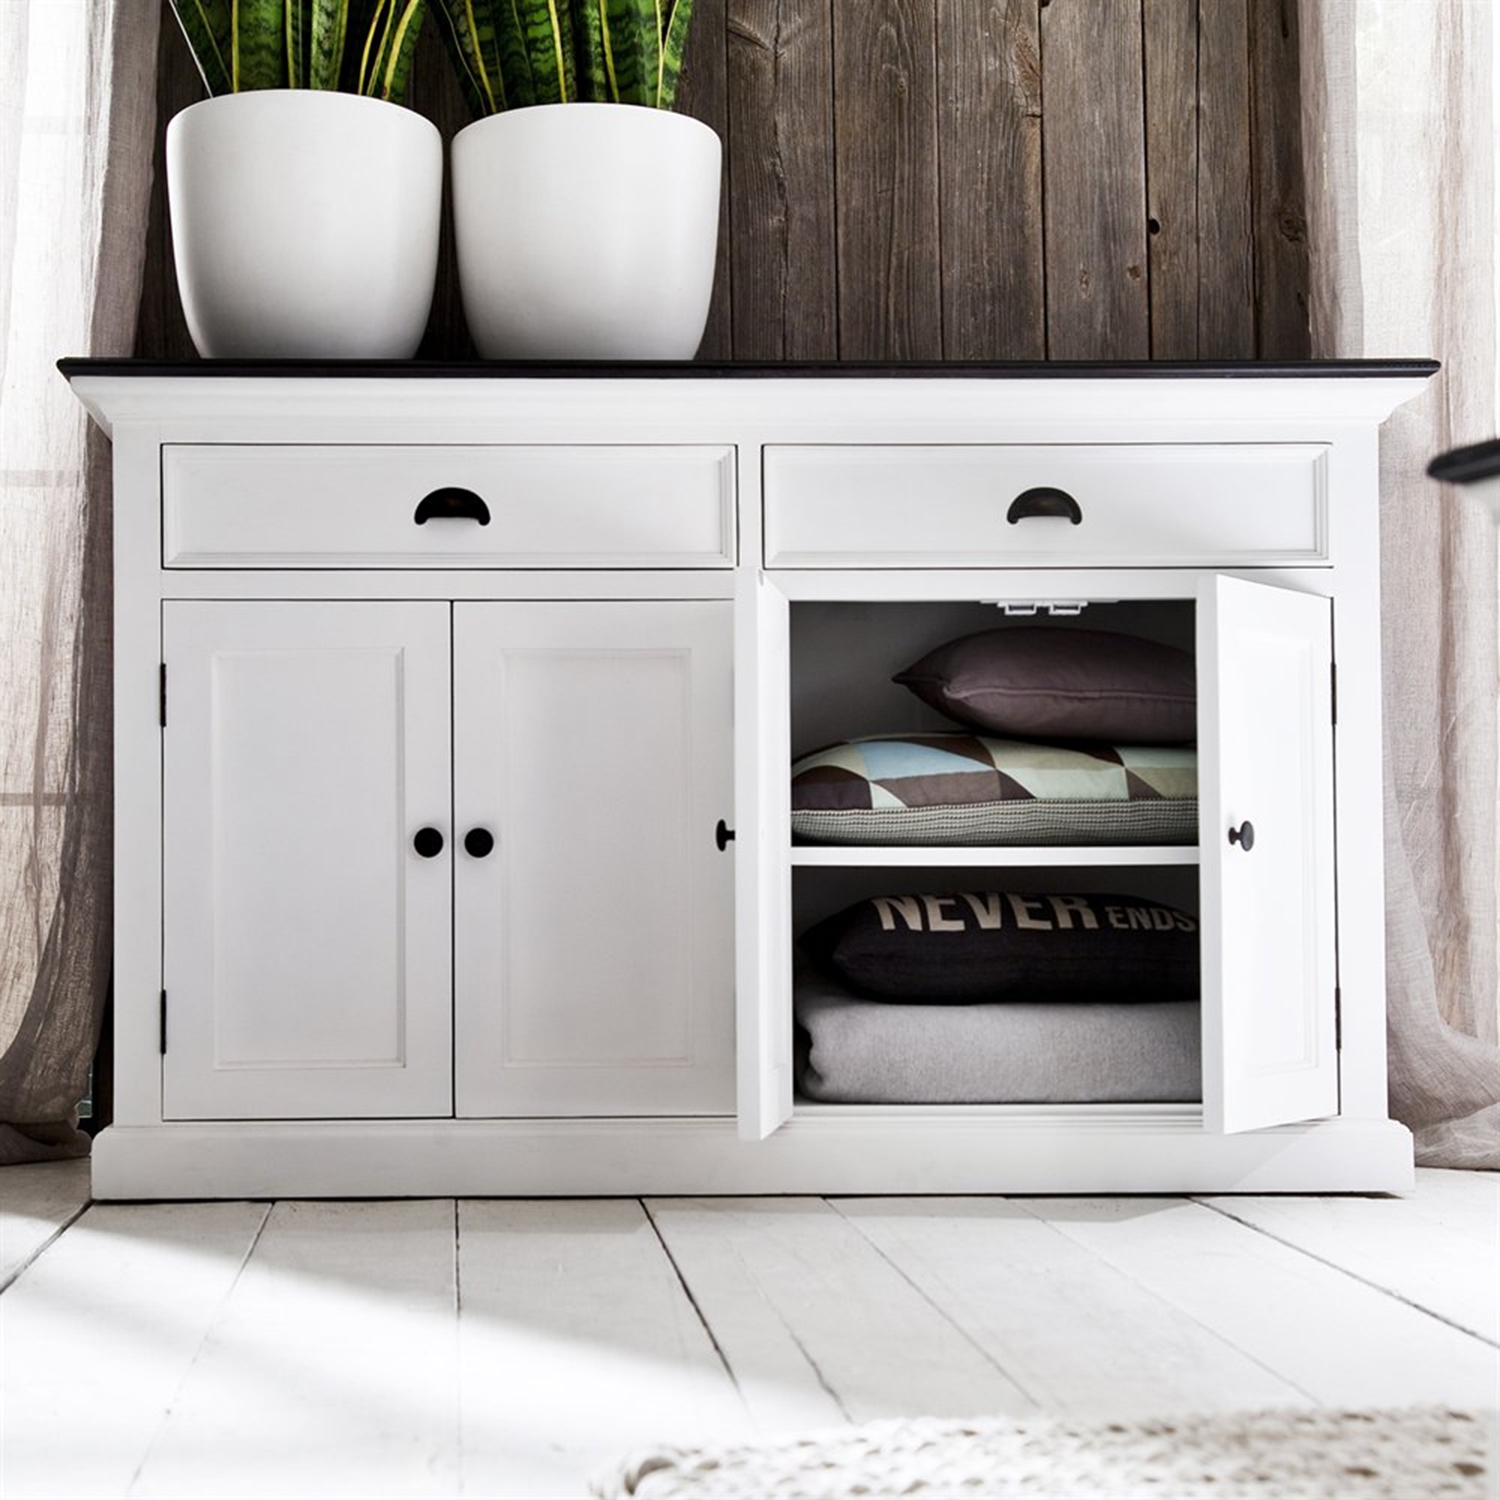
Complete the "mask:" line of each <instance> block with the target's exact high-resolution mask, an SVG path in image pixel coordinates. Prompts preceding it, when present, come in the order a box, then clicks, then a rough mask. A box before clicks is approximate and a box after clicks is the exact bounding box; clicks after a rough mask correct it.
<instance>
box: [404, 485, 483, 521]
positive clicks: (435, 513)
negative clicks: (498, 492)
mask: <svg viewBox="0 0 1500 1500" xmlns="http://www.w3.org/2000/svg"><path fill="white" fill-rule="evenodd" d="M412 520H413V521H415V522H416V523H417V525H418V526H425V525H426V524H427V523H428V522H429V521H478V522H479V524H480V525H481V526H488V525H489V524H490V508H489V506H488V505H486V504H485V503H484V501H483V500H482V499H480V497H479V496H478V495H476V494H475V493H474V491H473V490H465V489H460V488H458V486H456V485H448V486H446V487H444V488H443V489H440V490H434V491H433V492H432V493H431V494H430V495H423V496H422V498H421V500H420V501H418V502H417V509H416V512H415V514H414V515H413V516H412Z"/></svg>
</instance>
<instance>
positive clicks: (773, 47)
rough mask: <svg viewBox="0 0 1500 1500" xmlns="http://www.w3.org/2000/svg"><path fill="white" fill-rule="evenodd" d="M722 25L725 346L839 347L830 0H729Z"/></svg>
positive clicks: (826, 351)
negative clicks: (729, 283)
mask: <svg viewBox="0 0 1500 1500" xmlns="http://www.w3.org/2000/svg"><path fill="white" fill-rule="evenodd" d="M695 24H697V22H696V21H695ZM728 28H729V29H728V43H729V47H728V54H729V129H730V134H731V137H732V139H733V141H734V151H733V153H732V155H731V158H730V181H729V196H730V199H731V202H732V205H733V206H732V209H731V224H732V226H733V243H732V246H731V248H730V259H731V263H732V266H733V273H732V274H733V281H734V355H735V358H736V359H837V358H838V353H839V347H838V259H837V244H836V240H835V234H834V168H833V10H832V0H729V15H728Z"/></svg>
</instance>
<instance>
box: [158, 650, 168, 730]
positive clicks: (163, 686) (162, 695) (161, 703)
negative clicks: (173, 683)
mask: <svg viewBox="0 0 1500 1500" xmlns="http://www.w3.org/2000/svg"><path fill="white" fill-rule="evenodd" d="M158 692H159V698H158V700H157V720H158V722H159V723H160V724H161V727H162V728H163V729H165V728H166V727H167V664H166V662H163V663H162V664H161V676H160V678H159V679H158Z"/></svg>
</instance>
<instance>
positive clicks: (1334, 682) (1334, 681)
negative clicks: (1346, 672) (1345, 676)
mask: <svg viewBox="0 0 1500 1500" xmlns="http://www.w3.org/2000/svg"><path fill="white" fill-rule="evenodd" d="M1328 687H1329V694H1328V696H1329V704H1330V707H1331V709H1332V711H1333V722H1334V723H1335V724H1337V723H1338V721H1339V664H1338V663H1337V662H1336V661H1331V662H1329V663H1328Z"/></svg>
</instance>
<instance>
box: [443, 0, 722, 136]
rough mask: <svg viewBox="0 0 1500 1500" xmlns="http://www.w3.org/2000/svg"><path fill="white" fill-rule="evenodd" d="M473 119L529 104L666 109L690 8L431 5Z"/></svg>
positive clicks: (665, 0) (542, 2)
mask: <svg viewBox="0 0 1500 1500" xmlns="http://www.w3.org/2000/svg"><path fill="white" fill-rule="evenodd" d="M433 6H434V8H435V9H436V11H437V14H438V17H439V19H440V24H441V26H442V31H443V40H444V41H445V42H446V43H447V44H448V51H449V53H450V54H451V55H452V57H453V61H454V64H455V65H456V67H457V68H458V74H459V77H460V79H461V80H462V81H463V85H464V90H465V92H466V93H467V94H468V96H469V103H470V105H471V106H472V107H473V109H474V111H475V113H476V114H478V115H493V114H497V113H499V112H500V111H501V110H504V109H520V108H522V107H524V106H525V105H528V104H572V103H596V104H644V105H647V106H649V107H651V108H655V109H671V108H672V105H673V103H674V101H675V100H676V97H677V80H678V77H679V75H680V74H681V72H682V53H683V48H684V46H685V45H686V42H687V30H688V21H689V20H690V19H691V17H692V10H693V0H433Z"/></svg>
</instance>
